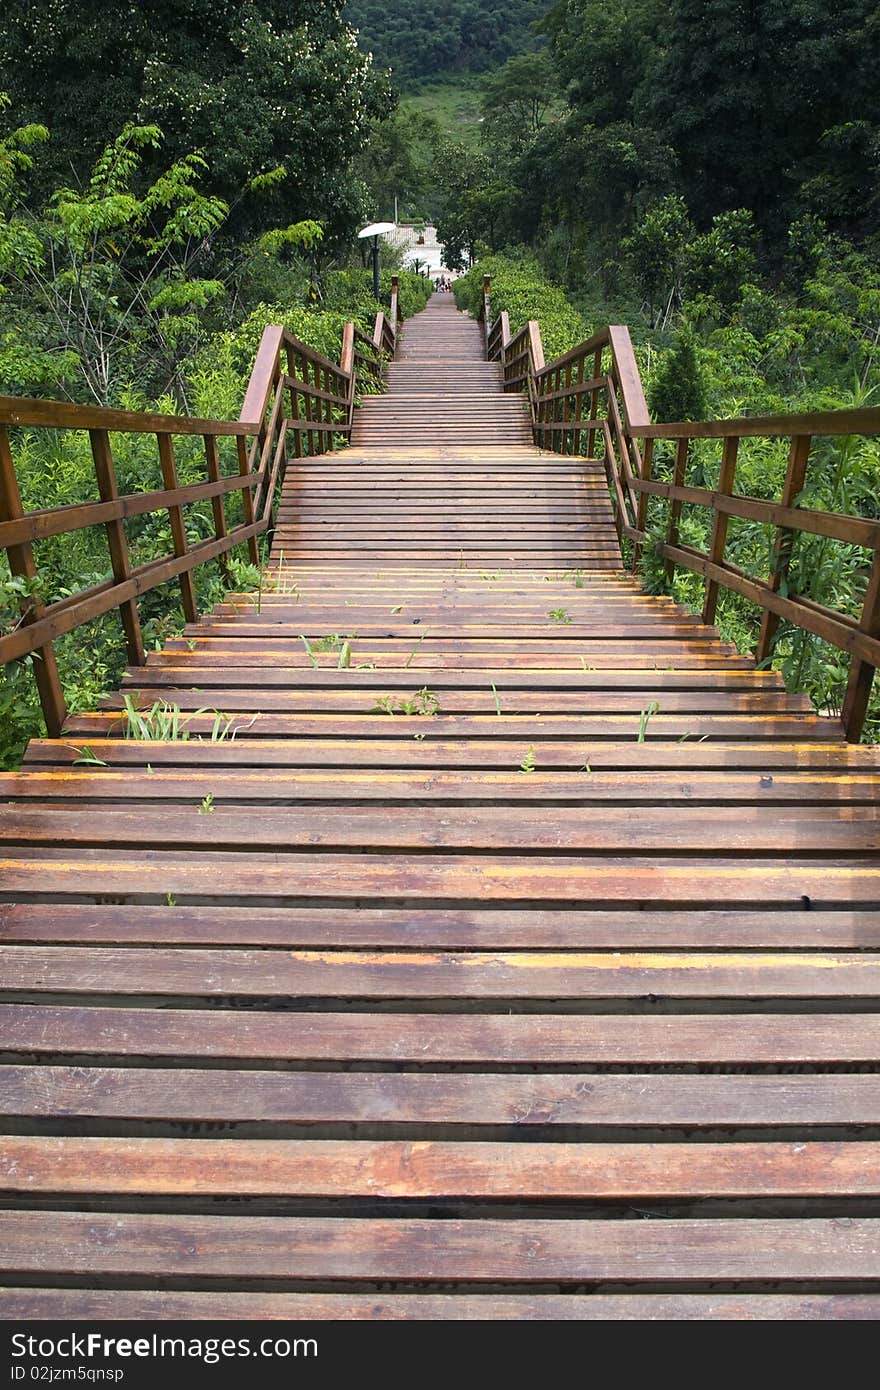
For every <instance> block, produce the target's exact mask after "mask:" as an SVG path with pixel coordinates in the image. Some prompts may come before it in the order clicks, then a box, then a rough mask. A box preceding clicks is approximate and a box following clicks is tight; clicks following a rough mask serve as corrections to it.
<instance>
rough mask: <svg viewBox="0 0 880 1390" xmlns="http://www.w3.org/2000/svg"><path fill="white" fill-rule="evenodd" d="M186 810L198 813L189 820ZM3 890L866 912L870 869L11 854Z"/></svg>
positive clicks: (502, 858)
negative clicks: (806, 906) (808, 907)
mask: <svg viewBox="0 0 880 1390" xmlns="http://www.w3.org/2000/svg"><path fill="white" fill-rule="evenodd" d="M194 814H197V813H195V812H194ZM0 873H2V874H3V875H4V876H5V878H4V881H5V884H6V889H7V892H9V893H15V894H20V895H29V894H33V893H39V894H61V895H62V896H69V895H71V894H86V895H88V896H90V897H94V896H95V895H96V894H97V895H99V896H106V895H107V894H113V895H114V896H118V895H120V894H122V895H125V896H129V895H131V894H138V895H141V896H156V897H160V898H161V899H162V900H163V901H164V899H165V898H166V897H167V895H168V894H169V893H170V894H172V895H173V896H175V897H177V896H183V895H187V896H193V897H197V898H201V897H205V898H207V899H208V900H209V901H217V900H219V899H230V898H232V899H237V900H238V899H241V898H242V897H245V898H247V897H250V896H253V897H261V898H280V899H282V900H286V899H288V898H290V897H291V896H292V887H295V889H296V897H298V898H300V899H302V898H308V899H312V900H313V901H314V902H320V901H324V900H330V901H337V902H338V901H340V900H342V901H348V902H350V901H352V900H355V899H360V898H362V897H365V896H367V897H373V898H380V899H383V900H387V899H389V898H390V899H392V900H395V901H400V900H405V901H418V902H429V901H435V902H436V901H438V900H440V901H448V900H452V901H455V902H465V903H479V902H486V903H488V902H494V903H510V902H515V903H518V904H521V903H523V902H526V903H548V902H552V903H560V904H562V903H564V904H572V903H577V902H584V901H590V902H592V903H594V905H595V906H597V907H605V906H607V907H612V906H630V907H632V906H634V905H636V904H644V903H650V904H652V905H657V904H663V905H664V906H668V907H688V906H690V907H698V908H702V907H723V906H725V905H730V904H734V905H741V906H747V907H759V906H766V907H782V908H793V907H799V906H803V905H804V903H805V900H806V902H808V903H811V904H814V905H815V906H816V907H822V908H831V907H839V906H852V907H856V906H859V907H865V906H868V907H871V906H873V905H874V904H875V903H876V902H877V901H878V899H880V868H878V867H877V866H876V863H875V862H874V861H872V860H871V859H862V860H860V859H858V858H849V859H842V860H841V859H838V860H834V859H830V860H829V859H824V858H822V857H821V856H820V857H816V858H814V859H805V858H800V859H797V858H794V857H793V856H790V857H787V858H781V857H779V856H774V857H773V858H772V859H767V860H764V861H762V860H760V859H758V858H752V859H749V858H746V857H744V858H741V859H729V858H726V859H723V860H720V861H716V862H708V863H707V862H704V861H702V860H699V859H696V858H694V857H693V856H691V857H690V858H688V857H686V856H679V857H675V856H670V857H668V858H666V859H664V858H662V857H660V856H659V855H657V856H653V857H641V858H640V857H639V856H638V855H635V854H633V855H632V856H631V857H630V856H626V855H613V854H607V855H604V856H603V857H602V858H601V859H592V858H591V857H589V856H587V857H583V858H580V857H578V856H576V855H568V856H555V857H554V856H549V855H548V856H540V857H538V856H535V857H530V856H524V855H522V854H519V855H518V856H511V855H503V854H500V853H499V854H495V855H492V856H488V855H480V854H471V855H464V854H454V853H441V854H433V855H428V854H410V855H406V854H403V853H401V852H399V851H397V852H395V853H387V852H386V853H376V854H359V855H353V854H351V853H341V854H338V853H337V854H334V853H332V852H327V853H321V854H315V853H311V852H309V851H308V850H307V849H305V848H303V850H302V851H298V852H297V853H296V854H295V855H291V854H283V853H274V852H272V853H267V852H258V851H256V850H253V849H252V850H249V851H248V853H247V854H242V853H229V852H227V853H224V852H222V851H214V850H212V849H203V850H202V852H201V853H200V854H198V855H196V856H194V855H192V854H186V853H181V852H180V851H178V853H177V854H175V853H173V852H171V851H162V850H155V849H144V850H141V851H138V850H136V849H132V850H129V851H125V850H117V851H115V852H114V851H113V850H110V849H107V848H104V849H89V848H83V849H77V850H73V851H71V850H66V849H61V848H60V849H57V850H56V849H52V848H47V849H45V850H41V849H39V848H33V849H18V848H16V847H7V849H6V850H5V853H4V855H3V858H2V859H0Z"/></svg>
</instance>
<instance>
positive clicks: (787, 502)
mask: <svg viewBox="0 0 880 1390" xmlns="http://www.w3.org/2000/svg"><path fill="white" fill-rule="evenodd" d="M811 444H812V439H811V437H810V435H808V434H799V435H795V437H794V438H793V439H792V441H791V448H790V450H789V454H788V467H787V468H786V470H785V482H784V483H783V486H782V505H783V507H793V506H794V505H795V499H796V498H797V497H798V496H799V495H800V493H801V492H803V490H804V482H805V480H806V476H807V461H808V459H809V457H810V445H811ZM793 547H794V532H793V531H792V530H791V529H790V528H788V527H785V526H779V527H777V530H776V538H775V540H774V543H773V559H772V561H771V566H770V588H771V589H772V590H773V593H774V594H776V593H778V592H779V589H780V586H781V585H782V583H783V581H784V580H786V579H787V578H788V570H789V566H790V564H791V553H792V549H793ZM778 627H779V615H778V614H777V613H771V612H770V609H769V608H765V609H764V614H763V617H762V618H761V634H760V636H759V638H758V645H757V648H756V650H755V661H756V662H757V663H758V665H759V666H760V665H761V664H762V663H763V662H765V661H767V660H768V658H769V657H770V655H771V653H772V651H773V639H774V638H775V636H776V630H777V628H778Z"/></svg>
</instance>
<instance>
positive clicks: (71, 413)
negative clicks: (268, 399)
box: [0, 396, 258, 435]
mask: <svg viewBox="0 0 880 1390" xmlns="http://www.w3.org/2000/svg"><path fill="white" fill-rule="evenodd" d="M0 425H8V426H10V427H15V426H19V425H43V426H47V427H49V428H55V429H75V430H114V431H118V432H119V433H124V434H215V435H216V434H238V435H241V434H253V433H254V430H255V429H256V428H258V426H257V424H256V423H255V421H254V420H253V419H251V418H250V417H249V416H244V414H243V415H242V418H241V420H202V419H196V418H194V417H193V416H190V415H161V414H158V413H154V412H150V411H132V410H110V409H107V408H105V407H103V406H91V405H74V404H73V403H72V402H70V401H51V400H38V399H33V400H31V399H30V398H28V397H23V396H0Z"/></svg>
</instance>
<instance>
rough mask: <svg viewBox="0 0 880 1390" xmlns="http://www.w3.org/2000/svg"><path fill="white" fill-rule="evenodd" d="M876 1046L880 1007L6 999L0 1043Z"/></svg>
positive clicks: (565, 1050) (87, 1047)
mask: <svg viewBox="0 0 880 1390" xmlns="http://www.w3.org/2000/svg"><path fill="white" fill-rule="evenodd" d="M172 1021H173V1028H172V1027H170V1026H169V1025H170V1023H171V1022H172ZM878 1047H880V1016H878V1015H877V1014H876V1013H846V1014H839V1013H825V1014H823V1013H817V1012H815V1011H814V1012H812V1013H809V1014H803V1015H802V1014H792V1013H783V1014H775V1015H774V1014H763V1013H747V1014H741V1015H726V1014H717V1013H713V1014H711V1015H678V1016H674V1017H671V1016H657V1017H650V1016H643V1015H634V1014H619V1015H615V1014H605V1015H584V1016H577V1015H566V1014H506V1015H505V1014H483V1015H477V1016H474V1015H470V1014H461V1015H459V1016H456V1018H455V1021H454V1027H453V1026H451V1025H450V1019H449V1016H448V1015H444V1014H434V1013H425V1014H414V1013H390V1014H379V1013H357V1014H352V1013H311V1012H304V1013H277V1012H261V1011H254V1012H251V1011H250V1010H248V1011H246V1012H240V1013H236V1012H227V1011H225V1010H210V1009H175V1010H174V1012H173V1014H172V1015H169V1013H168V1011H167V1010H164V1009H152V1008H138V1009H129V1008H122V1007H117V1008H95V1007H85V1006H80V1005H73V1004H71V1005H67V1006H64V1007H61V1006H58V1005H48V1004H47V1005H37V1004H0V1048H2V1050H4V1051H5V1052H9V1053H26V1054H29V1055H30V1054H33V1055H34V1056H41V1055H42V1056H49V1057H52V1056H59V1057H60V1056H62V1055H65V1054H73V1055H76V1056H80V1055H88V1056H93V1057H114V1056H125V1055H131V1056H135V1057H174V1058H177V1059H179V1060H180V1061H184V1060H185V1059H187V1058H193V1059H197V1058H207V1057H210V1058H214V1059H221V1058H222V1059H229V1060H231V1061H237V1062H242V1061H244V1060H251V1061H252V1060H257V1059H265V1060H267V1061H268V1060H283V1061H287V1062H294V1061H297V1062H315V1061H339V1060H345V1061H347V1062H395V1063H398V1062H417V1063H419V1064H420V1065H422V1066H430V1065H434V1064H437V1063H441V1062H442V1063H446V1062H458V1063H479V1064H480V1065H481V1066H482V1067H486V1066H488V1065H489V1064H493V1063H494V1064H502V1063H503V1064H511V1063H513V1064H529V1065H531V1064H543V1065H552V1066H560V1065H562V1066H572V1065H584V1064H598V1063H601V1064H603V1065H605V1066H611V1065H643V1066H644V1065H650V1066H656V1065H660V1064H668V1063H678V1064H688V1065H690V1064H694V1065H714V1064H718V1063H723V1064H725V1065H730V1066H752V1065H764V1064H773V1065H781V1064H786V1063H788V1064H796V1065H801V1064H817V1065H818V1064H827V1063H846V1064H852V1063H856V1062H871V1063H873V1062H874V1061H875V1059H876V1056H877V1051H878Z"/></svg>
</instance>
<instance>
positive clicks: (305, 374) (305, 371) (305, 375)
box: [299, 353, 317, 457]
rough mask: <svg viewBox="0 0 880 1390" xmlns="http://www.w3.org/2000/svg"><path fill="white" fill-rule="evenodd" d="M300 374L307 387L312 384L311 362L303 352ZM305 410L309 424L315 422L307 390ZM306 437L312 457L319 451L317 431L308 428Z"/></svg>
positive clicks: (304, 396) (304, 401) (304, 400)
mask: <svg viewBox="0 0 880 1390" xmlns="http://www.w3.org/2000/svg"><path fill="white" fill-rule="evenodd" d="M299 374H300V377H301V379H302V381H303V383H304V384H305V386H306V387H308V386H310V385H311V379H310V377H309V364H308V360H307V358H306V355H305V353H303V354H302V355H301V356H300V361H299ZM303 411H304V413H305V417H306V423H307V424H309V425H311V424H313V423H314V416H313V414H312V398H311V396H310V395H309V393H308V391H306V392H305V393H304V395H303ZM305 438H306V439H307V441H308V451H309V457H311V456H312V455H313V454H315V453H317V450H316V448H315V431H314V430H308V431H306V434H305Z"/></svg>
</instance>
